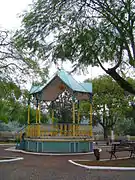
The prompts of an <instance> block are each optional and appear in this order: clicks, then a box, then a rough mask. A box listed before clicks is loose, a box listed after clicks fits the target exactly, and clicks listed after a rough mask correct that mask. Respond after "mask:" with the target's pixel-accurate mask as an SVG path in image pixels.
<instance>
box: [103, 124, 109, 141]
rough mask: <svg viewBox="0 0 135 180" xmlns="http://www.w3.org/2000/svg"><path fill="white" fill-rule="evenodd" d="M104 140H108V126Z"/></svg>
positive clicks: (105, 129) (105, 128)
mask: <svg viewBox="0 0 135 180" xmlns="http://www.w3.org/2000/svg"><path fill="white" fill-rule="evenodd" d="M104 140H108V128H107V127H104Z"/></svg>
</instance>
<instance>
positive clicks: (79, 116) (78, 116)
mask: <svg viewBox="0 0 135 180" xmlns="http://www.w3.org/2000/svg"><path fill="white" fill-rule="evenodd" d="M79 123H80V109H78V124H79Z"/></svg>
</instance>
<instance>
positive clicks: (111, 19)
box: [15, 0, 135, 94]
mask: <svg viewBox="0 0 135 180" xmlns="http://www.w3.org/2000/svg"><path fill="white" fill-rule="evenodd" d="M134 35H135V1H134V0H84V1H82V0H64V1H63V0H36V1H34V3H33V5H32V6H31V10H30V11H28V12H25V13H24V15H23V21H22V29H20V30H19V31H18V32H16V36H15V40H16V45H17V47H19V48H21V50H22V49H23V51H28V50H29V51H30V53H31V54H33V55H34V56H37V55H38V57H40V58H42V59H44V60H48V58H49V59H51V60H52V61H54V62H57V61H58V60H62V61H65V60H70V61H71V62H72V63H73V65H74V68H75V69H76V68H77V67H84V66H85V67H87V66H88V65H92V66H101V67H102V69H103V70H104V71H105V72H106V73H107V74H109V75H110V76H111V77H112V78H113V79H114V80H116V81H117V82H118V84H119V85H120V86H121V87H122V88H123V89H124V90H125V91H128V92H130V93H133V94H135V88H134V86H133V85H132V84H131V83H129V82H128V81H127V80H126V78H124V77H123V76H122V75H121V72H120V70H121V69H122V70H124V69H125V68H127V67H128V68H130V69H131V68H134V67H135V40H134ZM105 62H107V63H108V64H109V65H110V68H105V67H104V63H105Z"/></svg>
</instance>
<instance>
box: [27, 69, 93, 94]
mask: <svg viewBox="0 0 135 180" xmlns="http://www.w3.org/2000/svg"><path fill="white" fill-rule="evenodd" d="M56 78H57V79H59V81H60V82H62V83H63V84H64V85H65V86H67V87H68V88H69V89H71V90H72V91H73V92H79V93H87V94H91V93H92V83H79V82H77V81H76V80H75V79H74V78H73V77H72V76H71V74H70V73H68V72H66V71H64V70H59V71H57V72H56V73H55V74H54V75H53V77H52V78H50V79H49V81H48V82H47V83H46V84H45V85H42V86H32V87H31V89H30V94H36V93H40V92H42V91H45V90H46V89H47V87H48V86H49V85H51V84H53V83H54V81H56ZM55 84H56V86H57V84H58V80H57V81H56V82H55ZM54 88H56V87H55V86H54Z"/></svg>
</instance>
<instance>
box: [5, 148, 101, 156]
mask: <svg viewBox="0 0 135 180" xmlns="http://www.w3.org/2000/svg"><path fill="white" fill-rule="evenodd" d="M5 151H11V152H20V153H23V154H31V155H40V156H77V155H92V154H94V153H93V152H87V153H62V154H58V153H37V152H28V151H24V150H17V149H15V148H14V147H11V148H8V149H5ZM100 151H101V149H100Z"/></svg>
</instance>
